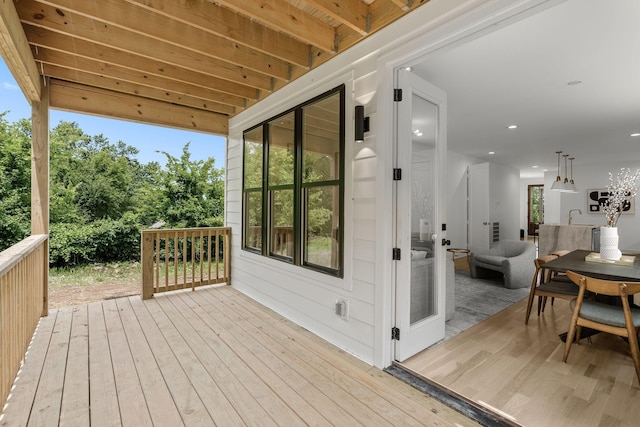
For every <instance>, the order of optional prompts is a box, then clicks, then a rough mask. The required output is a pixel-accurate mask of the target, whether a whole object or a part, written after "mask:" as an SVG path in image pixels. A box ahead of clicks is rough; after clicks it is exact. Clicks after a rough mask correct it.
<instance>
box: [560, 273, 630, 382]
mask: <svg viewBox="0 0 640 427" xmlns="http://www.w3.org/2000/svg"><path fill="white" fill-rule="evenodd" d="M567 276H568V277H569V278H570V279H571V280H572V281H573V282H574V283H575V284H577V285H578V287H579V291H578V297H577V298H576V300H575V306H574V308H573V315H572V316H571V323H570V324H569V333H568V335H567V340H566V344H565V347H564V356H563V358H562V361H563V362H566V361H567V358H568V357H569V351H570V350H571V345H572V344H573V340H574V339H575V340H576V341H580V330H581V328H582V327H583V326H584V327H587V328H591V329H595V330H598V331H602V332H606V333H609V334H615V335H619V336H621V337H625V338H627V340H628V342H629V348H630V350H631V358H632V359H633V365H634V366H635V368H636V376H637V377H638V381H640V354H639V351H638V337H637V330H638V328H640V310H638V309H632V308H631V307H630V305H629V298H628V297H629V296H630V295H633V294H637V293H639V292H640V282H619V281H611V280H602V279H595V278H593V277H587V276H584V275H581V274H578V273H575V272H573V271H567ZM588 291H590V292H593V293H596V294H598V295H608V296H613V297H620V302H621V305H622V307H620V306H617V305H612V304H605V303H602V302H598V301H596V300H589V299H585V294H586V292H588ZM572 305H573V304H572Z"/></svg>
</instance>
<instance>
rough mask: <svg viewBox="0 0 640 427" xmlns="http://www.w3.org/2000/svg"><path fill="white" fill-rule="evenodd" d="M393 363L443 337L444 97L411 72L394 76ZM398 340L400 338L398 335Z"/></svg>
mask: <svg viewBox="0 0 640 427" xmlns="http://www.w3.org/2000/svg"><path fill="white" fill-rule="evenodd" d="M397 87H398V88H399V89H400V90H401V91H402V100H401V101H399V102H397V103H396V104H397V109H396V111H397V116H396V130H397V138H396V146H395V149H396V159H395V160H396V166H397V168H399V169H401V171H402V178H401V179H400V180H397V181H394V182H395V185H394V191H395V193H394V196H395V204H396V206H395V220H394V222H395V241H396V246H397V247H398V248H399V249H400V254H401V256H400V260H397V261H396V271H395V273H396V281H395V291H396V292H395V295H396V300H395V325H396V329H395V332H398V333H399V339H396V340H394V343H395V349H394V353H395V354H394V355H395V359H396V360H398V361H403V360H405V359H407V358H409V357H411V356H412V355H414V354H416V353H418V352H420V351H422V350H423V349H425V348H427V347H429V346H430V345H432V344H434V343H436V342H438V341H440V340H442V339H443V338H444V327H445V294H446V292H445V286H446V277H445V275H446V272H445V257H446V251H445V250H446V248H445V247H444V246H443V240H445V239H446V231H445V230H444V228H445V227H444V226H443V224H444V214H445V209H444V206H445V203H446V200H445V193H444V191H443V190H444V187H445V185H446V180H445V173H446V167H445V166H446V150H447V143H446V95H445V93H444V92H443V91H442V90H440V89H438V88H437V87H435V86H433V85H431V84H429V83H428V82H426V81H424V80H422V79H420V78H419V77H417V76H416V75H414V74H413V73H411V72H410V71H407V70H404V69H401V70H398V71H397ZM396 338H398V337H397V336H396Z"/></svg>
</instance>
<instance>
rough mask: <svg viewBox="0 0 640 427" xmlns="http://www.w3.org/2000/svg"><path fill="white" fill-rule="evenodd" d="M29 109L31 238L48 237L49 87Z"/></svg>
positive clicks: (45, 86) (43, 88) (42, 90)
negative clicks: (40, 235) (37, 236)
mask: <svg viewBox="0 0 640 427" xmlns="http://www.w3.org/2000/svg"><path fill="white" fill-rule="evenodd" d="M44 81H45V82H46V83H47V84H43V85H42V87H41V89H40V93H41V95H42V99H41V100H40V101H34V102H33V104H32V105H31V234H49V84H48V80H47V79H44Z"/></svg>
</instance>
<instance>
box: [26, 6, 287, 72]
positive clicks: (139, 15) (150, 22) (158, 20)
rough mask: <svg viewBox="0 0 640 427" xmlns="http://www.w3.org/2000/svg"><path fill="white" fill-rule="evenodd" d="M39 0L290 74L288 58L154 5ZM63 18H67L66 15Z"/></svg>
mask: <svg viewBox="0 0 640 427" xmlns="http://www.w3.org/2000/svg"><path fill="white" fill-rule="evenodd" d="M39 1H41V2H42V3H44V4H48V5H50V6H53V7H55V8H56V9H57V10H56V11H59V10H61V11H62V13H65V14H66V12H67V10H68V11H69V12H72V13H74V14H78V15H82V16H84V17H87V18H89V19H94V20H98V21H100V22H103V23H106V24H110V25H113V26H116V27H120V28H122V29H124V30H127V31H131V32H134V33H137V34H138V35H139V36H143V37H151V38H154V39H156V40H158V41H161V42H164V43H170V44H173V45H175V46H178V47H180V48H182V49H188V50H192V51H194V52H198V53H200V54H202V55H206V56H211V57H213V58H217V59H220V60H222V61H226V62H229V63H231V64H236V65H240V66H242V67H245V68H247V69H250V70H254V71H256V72H258V73H262V74H265V75H268V76H271V77H274V78H278V79H281V80H287V79H288V78H289V63H288V62H285V61H283V60H281V59H278V58H275V57H273V56H270V55H266V54H264V53H262V52H258V51H256V50H254V49H249V48H247V47H246V46H244V45H240V44H238V43H235V42H231V41H229V40H227V39H224V38H222V37H220V36H218V35H215V34H212V33H209V32H207V31H203V30H202V29H200V28H197V27H193V26H191V25H190V24H189V25H185V23H184V22H181V21H178V20H175V19H173V18H169V17H168V16H167V15H162V14H159V13H156V12H155V11H154V10H153V9H146V8H140V7H135V6H133V5H131V4H130V3H128V2H126V1H124V0H100V1H99V2H94V1H87V0H39ZM60 18H62V19H64V17H60Z"/></svg>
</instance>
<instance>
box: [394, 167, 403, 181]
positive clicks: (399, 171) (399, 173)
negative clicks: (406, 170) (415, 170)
mask: <svg viewBox="0 0 640 427" xmlns="http://www.w3.org/2000/svg"><path fill="white" fill-rule="evenodd" d="M401 179H402V169H400V168H393V180H394V181H400V180H401Z"/></svg>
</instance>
